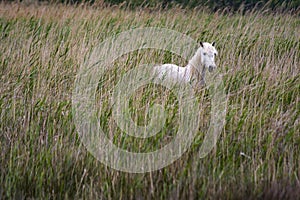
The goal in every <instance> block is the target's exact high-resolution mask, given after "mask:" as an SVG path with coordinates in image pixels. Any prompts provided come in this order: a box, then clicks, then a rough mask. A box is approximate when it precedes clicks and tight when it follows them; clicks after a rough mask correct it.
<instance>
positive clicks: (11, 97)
mask: <svg viewBox="0 0 300 200" xmlns="http://www.w3.org/2000/svg"><path fill="white" fill-rule="evenodd" d="M142 27H161V28H168V29H172V30H175V31H178V32H180V33H184V34H186V35H188V36H189V37H191V38H193V39H194V40H196V41H199V42H200V41H209V42H212V41H215V42H216V48H217V49H218V50H219V55H218V57H217V60H216V63H217V65H218V68H219V70H220V71H221V73H222V75H223V80H224V83H223V84H224V87H225V92H226V95H227V98H228V105H227V113H226V124H225V126H224V128H223V130H222V132H221V135H220V138H219V139H218V142H217V145H216V147H215V148H214V149H213V151H212V152H210V153H209V154H208V155H207V156H206V157H204V158H201V159H200V158H199V157H198V150H199V148H200V146H201V143H202V141H203V137H204V134H205V132H206V130H207V127H208V125H209V117H210V116H209V114H210V112H209V109H210V103H209V102H210V99H209V97H208V95H207V94H206V93H207V91H205V90H203V91H198V92H197V99H198V101H199V103H200V105H201V106H202V107H203V112H202V113H199V115H201V116H202V119H203V120H202V121H201V124H200V126H199V130H198V134H197V137H196V138H195V140H194V142H193V144H192V146H191V147H190V148H189V150H188V151H187V152H186V153H184V154H183V156H182V157H181V158H180V159H178V160H177V161H175V162H174V163H172V164H171V165H169V166H167V167H165V168H163V169H161V170H157V171H153V172H148V173H142V174H134V173H126V172H121V171H117V170H114V169H112V168H110V167H107V166H105V165H104V164H102V163H101V162H99V161H98V160H97V159H95V158H94V157H93V155H92V154H91V153H89V151H87V149H86V148H85V146H84V145H83V144H82V143H81V141H80V139H79V136H78V134H77V131H76V126H75V123H74V116H73V113H72V91H73V88H74V81H75V78H76V74H77V73H78V70H79V68H80V65H81V64H82V63H83V62H84V61H85V59H87V58H88V56H89V54H90V53H91V50H92V49H93V48H94V47H95V46H96V45H97V44H99V43H100V42H102V41H103V40H105V38H107V37H109V36H112V35H116V34H118V33H121V32H122V31H126V30H130V29H135V28H142ZM299 39H300V18H299V16H298V15H297V14H289V13H272V12H268V11H265V12H263V11H249V12H243V13H242V14H241V13H239V12H237V13H234V14H233V13H228V12H225V11H224V12H223V11H222V10H220V11H218V12H215V13H211V12H209V11H206V10H205V9H201V8H199V9H189V10H188V9H181V8H180V7H173V8H170V9H166V10H164V9H160V8H159V7H158V8H156V9H147V8H144V9H134V10H131V9H126V8H120V7H118V6H98V7H96V6H94V7H93V6H87V5H77V6H74V5H63V4H55V5H51V4H28V5H27V4H25V3H23V4H21V3H19V4H14V3H3V2H1V3H0V111H1V112H0V199H25V198H26V199H27V198H34V199H42V198H47V199H49V198H51V199H257V198H260V199H300V103H299V102H300V42H299ZM187 48H188V47H187ZM149 62H151V63H153V62H155V63H177V64H178V65H185V64H186V63H187V61H186V60H183V59H182V58H180V57H179V56H177V55H173V54H171V53H170V52H163V51H156V50H143V51H136V52H132V53H129V54H128V55H124V56H123V57H121V58H120V59H118V60H117V61H115V62H114V63H113V65H114V68H113V69H112V70H111V71H108V72H107V73H106V75H105V77H102V78H101V80H99V82H101V83H103V84H99V91H101V95H99V96H97V104H99V107H101V108H99V118H100V119H101V126H102V127H103V129H104V130H105V132H107V133H109V134H108V137H111V139H112V140H114V143H115V144H118V145H119V146H120V147H122V148H126V149H128V150H131V151H137V152H149V151H153V150H155V149H157V148H158V147H161V146H163V145H164V144H166V143H167V142H169V141H170V139H172V137H173V136H174V134H176V129H177V126H178V116H177V112H176V111H177V107H178V105H177V104H178V103H177V102H176V98H175V97H174V95H172V92H170V91H168V90H167V89H165V88H161V87H159V86H155V85H151V84H149V85H148V86H146V87H144V88H141V89H140V90H138V91H137V92H136V94H135V95H134V96H133V97H132V98H131V101H130V102H131V103H130V109H131V111H132V118H133V119H134V120H135V121H137V123H139V124H146V123H147V121H148V120H149V119H148V118H149V116H145V114H144V113H145V110H146V109H147V106H146V105H148V104H152V103H153V102H157V103H161V104H163V105H164V106H165V108H166V110H167V111H168V113H169V114H168V119H167V124H166V126H165V127H164V131H162V132H161V133H160V134H158V135H157V136H155V137H154V138H150V139H147V140H143V141H141V140H137V139H134V138H130V137H126V136H124V134H123V133H122V131H120V130H119V129H118V128H117V126H116V124H115V122H114V121H113V119H112V111H111V108H109V106H107V102H108V101H109V99H110V95H111V90H112V88H113V86H114V85H115V84H116V83H117V81H118V80H119V79H120V78H121V76H122V74H124V73H125V72H126V71H128V70H129V69H132V68H134V67H135V66H137V65H140V64H143V63H149ZM99 79H100V78H99ZM99 93H100V92H99ZM100 111H101V112H100Z"/></svg>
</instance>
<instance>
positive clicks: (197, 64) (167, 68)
mask: <svg viewBox="0 0 300 200" xmlns="http://www.w3.org/2000/svg"><path fill="white" fill-rule="evenodd" d="M217 54H218V52H217V50H216V48H215V42H213V43H212V44H210V43H208V42H200V47H199V49H198V50H197V51H196V53H195V55H194V56H193V57H192V59H190V60H189V62H188V64H187V66H186V67H180V66H177V65H174V64H164V65H161V66H156V67H155V68H154V70H155V73H156V75H157V76H158V78H160V79H175V80H176V81H178V82H181V81H183V82H185V83H191V84H192V85H193V86H195V85H198V84H200V85H203V84H204V83H205V71H206V69H208V70H209V71H210V72H211V71H213V70H214V69H215V68H216V64H215V57H216V56H217Z"/></svg>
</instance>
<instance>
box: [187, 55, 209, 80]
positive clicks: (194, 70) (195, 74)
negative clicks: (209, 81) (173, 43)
mask: <svg viewBox="0 0 300 200" xmlns="http://www.w3.org/2000/svg"><path fill="white" fill-rule="evenodd" d="M186 67H187V71H188V72H189V75H190V80H191V81H193V80H196V81H197V82H200V81H202V79H203V75H204V73H205V71H204V68H202V64H201V52H200V50H198V51H197V52H196V54H195V55H194V56H193V57H192V58H191V60H189V63H188V65H187V66H186ZM201 68H202V69H201Z"/></svg>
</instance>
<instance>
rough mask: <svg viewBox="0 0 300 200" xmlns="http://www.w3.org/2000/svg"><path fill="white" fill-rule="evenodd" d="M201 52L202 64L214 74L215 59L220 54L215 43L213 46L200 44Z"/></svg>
mask: <svg viewBox="0 0 300 200" xmlns="http://www.w3.org/2000/svg"><path fill="white" fill-rule="evenodd" d="M200 52H201V64H202V65H203V66H204V67H205V68H206V69H208V71H210V72H212V71H213V70H214V69H215V68H216V67H217V65H216V63H215V57H216V56H217V54H218V52H217V50H216V48H215V42H213V43H212V44H210V43H208V42H200Z"/></svg>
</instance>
